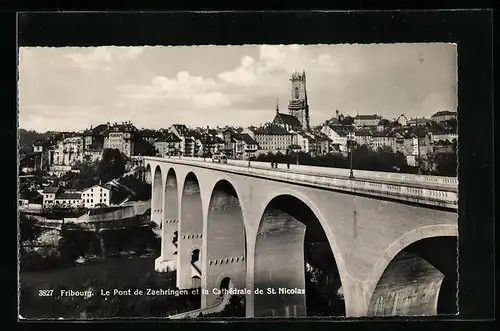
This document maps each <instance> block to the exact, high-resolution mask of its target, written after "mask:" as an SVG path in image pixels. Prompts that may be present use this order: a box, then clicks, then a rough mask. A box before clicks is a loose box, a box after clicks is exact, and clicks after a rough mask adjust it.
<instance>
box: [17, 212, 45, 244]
mask: <svg viewBox="0 0 500 331" xmlns="http://www.w3.org/2000/svg"><path fill="white" fill-rule="evenodd" d="M40 232H41V230H40V228H38V227H37V226H36V219H34V218H33V217H28V216H26V215H24V214H23V213H21V214H20V215H19V234H20V240H21V242H24V241H33V240H35V239H36V238H37V237H38V235H40Z"/></svg>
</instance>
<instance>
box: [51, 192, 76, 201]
mask: <svg viewBox="0 0 500 331" xmlns="http://www.w3.org/2000/svg"><path fill="white" fill-rule="evenodd" d="M81 198H82V193H80V192H62V193H59V194H58V195H56V200H57V199H61V200H62V199H65V200H79V199H81Z"/></svg>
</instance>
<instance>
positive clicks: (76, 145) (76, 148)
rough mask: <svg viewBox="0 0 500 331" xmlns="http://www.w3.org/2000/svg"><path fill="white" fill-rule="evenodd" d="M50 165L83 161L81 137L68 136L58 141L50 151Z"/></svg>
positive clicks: (73, 163)
mask: <svg viewBox="0 0 500 331" xmlns="http://www.w3.org/2000/svg"><path fill="white" fill-rule="evenodd" d="M52 153H53V155H52V157H51V159H52V162H53V163H52V165H69V166H72V165H75V164H76V163H77V162H82V161H83V138H82V137H69V138H65V139H63V140H62V141H60V142H58V144H57V146H56V147H55V148H54V150H53V151H52Z"/></svg>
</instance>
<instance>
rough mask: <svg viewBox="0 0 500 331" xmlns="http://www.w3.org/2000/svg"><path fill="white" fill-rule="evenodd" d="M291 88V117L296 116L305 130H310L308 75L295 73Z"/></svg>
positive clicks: (289, 108)
mask: <svg viewBox="0 0 500 331" xmlns="http://www.w3.org/2000/svg"><path fill="white" fill-rule="evenodd" d="M290 81H291V82H292V86H291V98H290V102H289V104H288V110H289V111H290V115H292V116H295V117H296V118H297V119H298V120H299V122H300V123H301V124H302V129H303V130H309V104H308V103H307V90H306V73H305V71H302V74H299V73H297V72H294V73H293V74H292V78H291V79H290Z"/></svg>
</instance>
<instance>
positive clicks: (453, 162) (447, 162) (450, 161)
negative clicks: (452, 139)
mask: <svg viewBox="0 0 500 331" xmlns="http://www.w3.org/2000/svg"><path fill="white" fill-rule="evenodd" d="M434 162H435V163H436V170H437V174H438V175H440V176H451V177H456V176H457V164H458V162H457V155H456V154H455V153H443V154H439V155H437V156H436V157H435V159H434Z"/></svg>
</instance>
